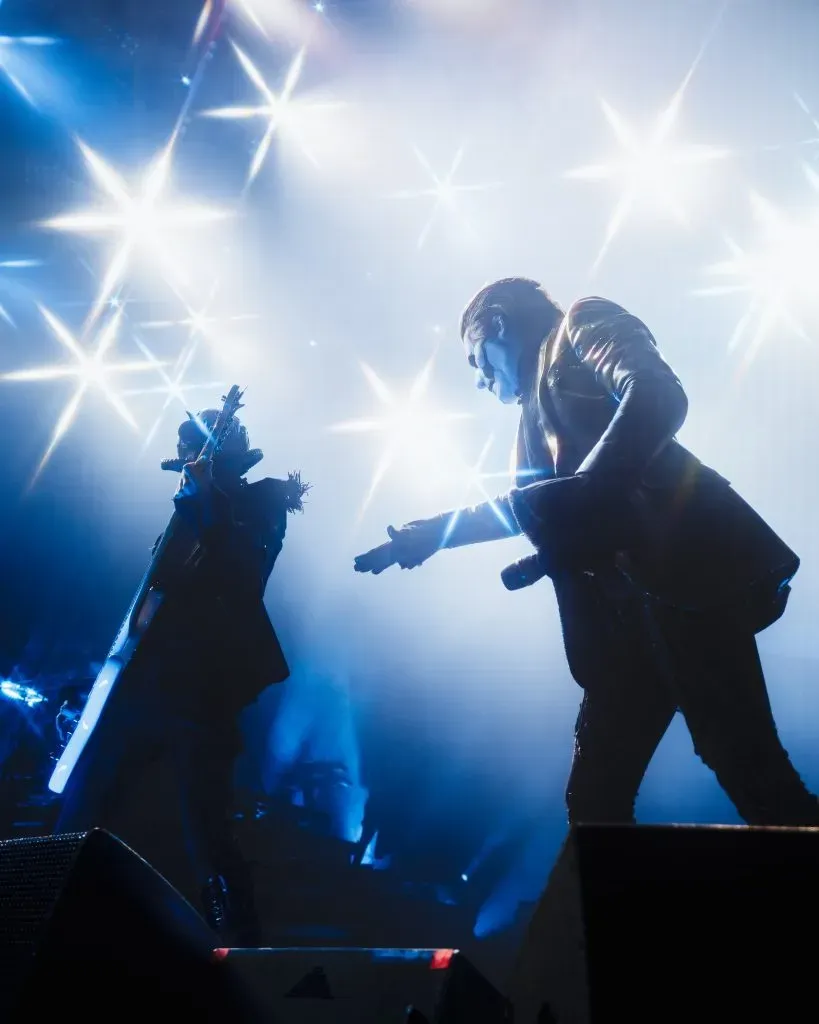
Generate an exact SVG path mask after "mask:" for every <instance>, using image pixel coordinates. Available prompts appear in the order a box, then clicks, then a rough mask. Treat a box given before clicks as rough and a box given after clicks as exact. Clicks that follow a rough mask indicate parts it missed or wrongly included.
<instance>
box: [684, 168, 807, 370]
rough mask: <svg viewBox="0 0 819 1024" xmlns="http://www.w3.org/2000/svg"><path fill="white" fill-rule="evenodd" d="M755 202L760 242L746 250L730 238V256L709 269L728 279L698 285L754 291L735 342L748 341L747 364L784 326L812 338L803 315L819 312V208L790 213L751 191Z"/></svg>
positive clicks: (716, 290)
mask: <svg viewBox="0 0 819 1024" xmlns="http://www.w3.org/2000/svg"><path fill="white" fill-rule="evenodd" d="M804 172H805V176H806V178H807V180H808V182H809V184H810V185H811V186H812V188H813V189H814V190H815V191H817V192H819V175H817V173H816V172H815V171H814V170H813V169H812V168H811V167H808V166H807V165H805V167H804ZM750 204H751V212H752V215H753V218H754V221H755V223H756V224H757V226H758V228H759V231H760V236H761V237H760V241H759V244H758V245H757V246H756V247H755V248H752V249H744V248H742V247H741V246H740V245H738V244H737V243H736V242H734V241H733V240H732V239H730V238H729V239H726V243H727V246H728V249H729V257H728V258H727V259H725V260H722V261H720V262H718V263H715V264H712V265H711V266H710V267H707V268H706V272H707V273H709V274H710V275H711V276H712V277H717V278H721V279H722V280H723V281H724V283H723V284H716V285H712V286H710V287H705V288H698V289H696V290H695V294H698V295H727V294H732V293H744V294H747V295H748V296H749V302H748V306H747V308H746V310H745V312H744V313H743V315H742V317H741V318H740V320H739V322H738V323H737V326H736V329H735V330H734V332H733V334H732V336H731V339H730V341H729V349H735V348H736V347H737V346H738V345H739V344H741V343H743V342H745V343H746V347H745V355H744V360H745V362H746V364H747V363H750V362H751V361H752V360H753V359H754V357H755V356H756V354H757V353H758V352H759V350H760V348H761V347H762V346H763V345H764V344H765V343H766V341H767V340H768V339H769V338H770V336H771V334H772V333H773V332H774V331H776V330H777V329H778V328H782V327H784V328H786V329H787V330H789V331H791V332H793V333H794V334H796V335H797V336H799V337H801V338H802V339H804V340H809V339H810V335H809V333H808V331H807V330H806V328H805V327H804V325H803V320H805V319H806V318H807V317H808V316H811V315H812V316H816V315H817V314H819V295H818V294H817V289H816V267H817V266H819V207H817V208H815V209H813V210H811V211H808V212H805V213H802V214H801V215H797V216H786V215H785V214H784V213H783V212H782V211H781V210H779V209H777V208H776V207H775V206H774V205H773V204H772V203H770V202H769V201H768V200H766V199H764V198H763V197H762V196H760V195H758V194H757V193H755V192H752V193H751V194H750ZM814 333H815V332H814Z"/></svg>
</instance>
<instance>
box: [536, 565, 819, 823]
mask: <svg viewBox="0 0 819 1024" xmlns="http://www.w3.org/2000/svg"><path fill="white" fill-rule="evenodd" d="M555 590H556V593H557V599H558V607H559V609H560V617H561V625H562V628H563V637H564V643H565V647H566V656H567V658H568V662H569V667H570V670H571V672H572V675H573V676H574V678H575V680H576V681H577V682H578V683H579V684H580V686H581V687H582V688H583V691H584V693H583V700H582V704H581V707H580V713H579V715H578V719H577V726H576V730H575V746H574V756H573V759H572V767H571V773H570V777H569V782H568V786H567V792H566V800H567V805H568V811H569V820H570V822H587V823H604V822H632V821H634V803H635V800H636V798H637V793H638V791H639V788H640V784H641V782H642V779H643V776H644V774H645V771H646V769H647V768H648V765H649V762H650V761H651V758H652V756H653V755H654V752H655V750H656V749H657V746H658V744H659V743H660V740H661V739H662V738H663V735H664V734H665V732H666V730H667V728H668V726H669V725H670V723H671V720H672V718H673V716H674V714H675V712H676V711H677V710H679V711H680V712H681V713H682V715H683V716H684V718H685V722H686V725H687V726H688V729H689V731H690V733H691V737H692V739H693V741H694V748H695V750H696V752H697V754H698V755H699V756H700V757H701V758H702V760H703V761H704V762H705V764H707V765H708V767H709V768H711V769H712V770H713V771H714V773H715V774H716V776H717V779H718V780H719V783H720V785H721V786H722V788H723V790H724V791H725V792H726V794H727V795H728V797H729V798H730V799H731V801H732V802H733V804H734V806H735V807H736V809H737V811H738V812H739V814H740V816H741V817H742V818H743V819H744V820H745V821H746V822H747V823H748V824H752V825H819V801H817V798H816V797H815V796H813V795H812V794H811V793H810V792H809V790H808V789H807V788H806V786H805V784H804V783H803V781H802V779H801V778H800V777H799V775H798V773H797V771H796V770H795V768H794V767H793V765H792V764H791V761H790V758H789V756H788V753H787V751H786V750H785V748H784V747H783V746H782V743H781V741H780V739H779V736H778V734H777V730H776V724H775V722H774V719H773V715H772V712H771V706H770V702H769V700H768V693H767V688H766V685H765V678H764V675H763V672H762V666H761V664H760V661H759V654H758V652H757V646H756V638H755V636H754V633H753V630H752V628H751V627H750V626H749V625H748V624H747V623H746V622H744V621H743V617H742V615H741V614H740V612H739V611H738V610H735V609H726V610H722V611H708V612H690V611H684V610H681V609H678V608H672V607H669V606H664V605H660V604H658V603H656V602H654V601H651V600H650V599H649V598H647V597H646V595H645V594H644V593H643V592H642V591H640V590H639V589H638V588H636V587H635V586H634V585H633V584H631V583H630V582H629V581H628V580H627V579H626V578H625V577H623V576H622V575H620V574H618V573H615V572H614V571H612V572H611V573H610V574H605V575H603V576H599V575H595V576H592V575H588V574H571V575H566V576H563V577H559V578H557V579H556V580H555Z"/></svg>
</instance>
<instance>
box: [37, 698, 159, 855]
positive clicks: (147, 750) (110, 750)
mask: <svg viewBox="0 0 819 1024" xmlns="http://www.w3.org/2000/svg"><path fill="white" fill-rule="evenodd" d="M156 753H157V740H156V735H155V733H154V730H153V728H152V727H151V722H150V720H149V719H148V718H146V716H145V715H143V714H142V713H141V712H140V710H139V709H138V708H136V707H132V706H131V705H130V704H129V703H128V702H127V701H118V702H117V703H114V701H112V706H110V707H107V708H106V710H105V715H104V716H103V717H102V718H101V719H100V721H99V722H98V723H97V726H96V728H95V729H94V731H93V733H92V734H91V736H90V737H89V739H88V742H87V743H86V745H85V749H84V750H83V752H82V755H81V756H80V758H79V760H78V762H77V764H76V765H75V767H74V769H73V771H72V772H71V776H70V777H69V780H68V783H67V785H66V788H65V791H64V793H63V796H62V804H61V807H60V813H59V816H58V818H57V823H56V825H55V827H54V831H55V833H58V834H59V833H67V832H85V831H88V830H89V829H92V828H104V829H107V830H108V831H109V832H112V833H113V834H114V835H117V836H120V837H122V838H125V840H126V841H127V837H126V836H124V835H121V834H122V833H124V832H126V831H127V828H126V827H125V823H126V822H127V820H128V816H129V813H130V810H131V807H130V804H131V800H130V796H129V794H133V793H135V792H137V791H138V788H139V779H140V776H141V774H142V770H143V768H144V766H145V764H146V763H147V762H150V761H151V760H152V759H153V758H154V757H155V756H156Z"/></svg>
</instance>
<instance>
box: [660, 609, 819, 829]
mask: <svg viewBox="0 0 819 1024" xmlns="http://www.w3.org/2000/svg"><path fill="white" fill-rule="evenodd" d="M657 621H658V622H659V623H660V626H661V629H662V632H663V634H664V636H665V638H666V642H667V644H668V647H669V650H670V652H671V654H672V657H673V661H674V664H675V666H676V667H677V670H678V672H677V679H676V684H675V685H676V687H677V690H678V694H677V699H678V702H679V706H680V709H681V710H682V712H683V714H684V715H685V719H686V723H687V724H688V728H689V730H690V732H691V736H692V739H693V741H694V747H695V749H696V751H697V753H698V754H699V756H700V757H701V758H702V760H703V761H704V762H705V763H706V764H707V765H708V766H709V767H710V768H711V769H712V770H713V771H714V773H715V774H716V776H717V778H718V779H719V782H720V785H721V786H722V788H723V789H724V790H725V792H726V793H727V794H728V796H729V797H730V799H731V800H732V802H733V803H734V806H735V807H736V808H737V810H738V811H739V813H740V815H741V816H742V817H743V818H744V820H745V821H746V822H748V823H749V824H752V825H819V801H817V798H816V797H815V796H813V794H811V793H810V792H809V790H808V789H807V787H806V786H805V784H804V782H803V781H802V779H801V778H800V776H799V774H798V773H797V771H796V769H795V768H794V767H793V765H792V764H791V760H790V758H789V756H788V752H787V751H786V750H785V748H784V747H783V745H782V742H781V740H780V738H779V735H778V733H777V729H776V724H775V722H774V718H773V714H772V712H771V706H770V702H769V700H768V692H767V688H766V685H765V677H764V675H763V672H762V666H761V664H760V661H759V653H758V651H757V646H756V638H755V636H754V635H753V633H752V632H751V630H750V629H748V627H747V626H744V624H743V623H742V622H741V621H739V620H738V619H737V617H736V616H732V615H730V614H717V613H710V614H704V613H696V614H695V613H686V612H681V611H679V610H675V609H668V608H661V609H658V611H657Z"/></svg>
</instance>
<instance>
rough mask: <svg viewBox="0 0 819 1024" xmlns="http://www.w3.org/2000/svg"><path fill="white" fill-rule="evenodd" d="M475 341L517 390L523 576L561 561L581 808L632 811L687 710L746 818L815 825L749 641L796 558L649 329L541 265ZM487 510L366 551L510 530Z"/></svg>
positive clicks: (475, 353)
mask: <svg viewBox="0 0 819 1024" xmlns="http://www.w3.org/2000/svg"><path fill="white" fill-rule="evenodd" d="M461 340H462V343H463V346H464V350H465V353H466V356H467V359H468V361H469V364H470V366H471V367H472V368H473V370H474V372H475V376H476V384H477V386H478V387H479V388H481V389H485V390H487V391H489V392H490V393H492V394H494V395H495V397H496V398H498V399H499V400H500V401H501V402H504V403H506V404H512V403H515V402H517V403H518V404H520V406H521V418H520V426H519V430H518V444H517V453H518V475H517V479H516V484H517V486H516V487H514V488H513V489H512V490H511V491H510V492H509V494H508V495H506V497H505V498H502V499H499V506H500V507H501V508H502V509H504V510H505V511H506V512H511V514H512V516H511V521H512V522H513V530H517V531H520V532H523V533H525V534H526V536H527V537H528V539H529V540H530V541H531V542H532V544H533V545H534V547H535V549H536V551H537V568H538V571H537V572H521V573H519V576H520V580H519V582H518V583H517V584H516V585H520V584H521V583H523V584H524V585H525V584H528V583H530V582H534V580H535V579H537V578H538V577H539V576H540V575H543V574H546V575H549V576H551V577H552V580H553V584H554V587H555V592H556V596H557V603H558V609H559V612H560V620H561V626H562V631H563V637H564V643H565V649H566V655H567V659H568V662H569V668H570V670H571V672H572V675H573V676H574V678H575V680H576V682H577V683H578V684H579V685H580V686H581V687H582V689H583V692H584V695H583V701H582V705H581V711H580V715H579V717H578V721H577V727H576V735H575V751H574V759H573V762H572V769H571V774H570V778H569V782H568V787H567V793H566V798H567V804H568V810H569V818H570V820H571V821H589V822H605V821H632V820H633V817H634V802H635V799H636V797H637V792H638V790H639V787H640V783H641V781H642V778H643V775H644V773H645V770H646V768H647V766H648V764H649V761H650V760H651V758H652V756H653V753H654V751H655V749H656V747H657V745H658V744H659V742H660V740H661V738H662V736H663V735H664V733H665V731H666V729H667V727H668V725H669V724H670V722H671V720H672V718H673V716H674V713H675V711H676V710H677V709H680V710H681V711H682V713H683V715H684V717H685V720H686V723H687V725H688V728H689V730H690V732H691V735H692V738H693V740H694V745H695V748H696V750H697V752H698V754H699V755H700V756H701V757H702V759H703V760H704V761H705V762H706V764H708V765H709V766H710V767H711V768H712V769H713V770H714V772H715V773H716V775H717V778H718V779H719V781H720V783H721V785H722V786H723V788H724V789H725V791H726V792H727V794H728V796H729V797H730V798H731V799H732V800H733V802H734V804H735V806H736V807H737V810H738V811H739V813H740V815H741V816H742V817H743V818H744V819H745V820H746V821H747V822H749V823H753V824H765V825H814V824H819V804H818V803H817V800H816V798H815V797H814V796H813V795H812V794H811V793H810V792H809V791H808V790H807V789H806V787H805V786H804V784H803V782H802V780H801V779H800V778H799V775H798V774H797V773H796V771H795V770H794V768H793V766H792V765H791V762H790V759H789V757H788V754H787V752H786V751H785V749H784V748H783V746H782V744H781V742H780V740H779V737H778V735H777V730H776V725H775V723H774V720H773V716H772V714H771V709H770V705H769V702H768V696H767V690H766V686H765V680H764V677H763V674H762V671H761V668H760V665H759V658H758V654H757V649H756V640H755V633H757V632H759V631H760V630H761V629H764V628H765V627H766V626H768V625H770V624H771V623H772V622H774V621H775V620H776V619H777V618H779V616H780V615H781V614H782V613H783V611H784V608H785V604H786V601H787V597H788V593H789V589H790V581H791V579H792V577H793V576H794V574H795V573H796V571H797V568H798V566H799V559H798V558H797V556H796V555H795V554H794V553H793V552H792V551H791V550H790V548H788V547H787V545H785V544H784V543H783V542H782V541H781V540H780V538H779V537H778V536H777V535H776V534H775V533H774V532H773V531H772V530H771V529H770V527H769V526H768V525H767V524H766V523H765V522H764V521H763V520H762V519H761V518H760V517H759V516H758V515H757V513H756V512H755V511H754V510H753V509H752V508H751V507H750V506H749V505H747V504H746V503H745V502H744V501H743V500H742V498H741V497H740V496H739V495H738V494H737V493H736V492H735V491H734V490H733V489H732V488H731V487H730V485H729V483H728V482H727V481H726V480H724V479H723V478H722V477H720V476H719V475H718V474H717V473H715V472H714V471H713V470H711V469H709V468H707V467H706V466H704V465H703V464H702V463H701V462H699V460H698V459H696V458H695V457H694V456H693V455H692V454H691V453H690V452H688V451H686V449H685V448H683V447H682V446H681V445H680V444H679V443H678V442H677V441H676V439H675V436H674V435H675V434H676V432H677V430H678V429H679V428H680V426H681V425H682V423H683V421H684V419H685V416H686V413H687V408H688V402H687V398H686V396H685V393H684V391H683V388H682V386H681V384H680V382H679V380H678V379H677V377H676V376H675V374H674V372H673V370H672V369H671V367H670V366H669V365H668V363H667V362H666V361H665V360H664V359H663V358H662V356H661V354H660V352H659V350H658V348H657V345H656V342H655V340H654V338H653V336H652V335H651V332H650V331H649V330H648V328H647V327H646V326H645V324H643V323H642V322H641V321H640V320H639V319H637V317H635V316H633V315H632V314H630V313H628V312H627V311H626V310H625V309H623V308H622V307H621V306H618V305H617V304H616V303H613V302H610V301H608V300H606V299H601V298H597V297H591V298H586V299H581V300H579V301H578V302H575V303H574V304H573V305H572V306H571V307H570V308H569V310H568V312H567V313H565V314H564V313H563V311H562V310H561V309H560V308H559V307H558V306H557V305H556V304H555V303H554V302H553V301H552V299H551V298H550V297H549V296H548V294H547V293H546V292H545V291H544V290H543V288H542V287H541V286H540V285H539V284H538V283H537V282H535V281H531V280H528V279H525V278H507V279H505V280H502V281H496V282H495V283H494V284H491V285H488V286H487V287H486V288H483V289H482V290H481V291H480V292H479V293H478V294H477V295H476V296H475V298H474V299H473V300H472V301H471V302H470V304H469V305H468V306H467V308H466V310H465V312H464V314H463V316H462V319H461ZM489 511H491V507H490V506H488V505H483V506H478V507H477V509H476V510H475V511H474V512H473V513H472V516H473V518H472V519H470V513H466V514H464V515H463V522H464V530H463V532H461V533H456V530H457V529H458V527H457V524H456V529H455V530H453V533H452V535H451V536H450V537H449V539H448V540H447V539H446V535H445V530H441V526H442V525H444V524H445V523H446V521H447V519H448V517H449V516H450V515H451V514H446V515H445V516H444V517H437V518H436V519H431V520H425V521H421V522H420V523H415V524H408V526H407V527H405V528H403V529H401V530H397V531H396V530H393V529H392V528H390V531H389V535H390V540H389V541H388V542H387V543H386V544H384V545H381V546H380V547H379V548H375V549H373V550H372V551H370V552H367V553H366V554H365V555H361V556H359V557H358V559H356V565H355V567H356V569H357V570H358V571H360V572H367V571H371V572H380V571H382V570H383V569H384V568H386V567H387V565H389V564H392V563H398V564H399V565H402V566H404V567H411V566H413V565H419V564H421V562H423V561H425V560H426V558H428V557H430V555H431V554H433V553H434V552H435V551H437V550H438V549H439V548H440V547H451V546H455V545H454V543H453V542H452V538H453V537H456V536H457V538H458V540H459V541H460V542H463V543H471V542H473V541H477V540H489V539H494V538H495V537H499V536H503V535H505V534H504V533H503V532H502V531H501V529H500V523H499V522H498V521H497V520H496V523H497V525H496V524H495V523H491V520H490V516H489ZM470 522H472V524H473V525H474V527H475V528H474V531H470V530H469V529H468V525H469V524H470ZM441 537H444V538H445V539H444V540H443V542H442V541H441V540H440V538H441ZM507 585H509V582H508V581H507ZM510 589H511V587H510Z"/></svg>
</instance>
